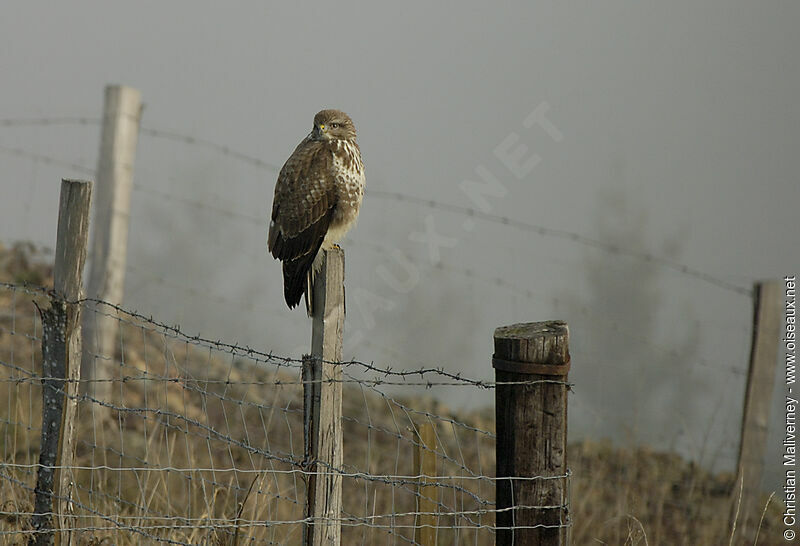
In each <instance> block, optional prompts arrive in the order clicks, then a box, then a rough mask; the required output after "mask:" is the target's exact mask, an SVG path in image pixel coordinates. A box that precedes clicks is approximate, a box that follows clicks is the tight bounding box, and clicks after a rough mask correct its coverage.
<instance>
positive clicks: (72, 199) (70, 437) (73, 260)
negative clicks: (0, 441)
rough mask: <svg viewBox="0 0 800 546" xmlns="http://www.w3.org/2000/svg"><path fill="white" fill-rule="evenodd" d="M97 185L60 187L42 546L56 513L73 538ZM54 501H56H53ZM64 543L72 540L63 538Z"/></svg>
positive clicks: (38, 498)
mask: <svg viewBox="0 0 800 546" xmlns="http://www.w3.org/2000/svg"><path fill="white" fill-rule="evenodd" d="M91 196H92V184H91V182H86V181H80V180H64V181H62V182H61V198H60V202H59V207H58V235H57V240H56V259H55V269H54V271H53V292H54V293H53V295H52V296H51V298H50V307H49V308H47V309H45V310H43V311H40V312H41V315H42V444H41V450H40V452H39V467H38V473H37V476H36V489H35V504H34V514H33V518H32V524H33V529H34V531H36V532H37V534H36V535H35V538H34V540H33V542H34V543H35V544H37V545H43V544H53V540H54V538H55V536H54V535H55V533H54V530H53V521H52V518H51V516H50V514H52V513H56V514H58V529H61V531H62V533H69V532H70V531H69V529H70V528H71V527H72V526H71V525H70V524H69V519H70V518H69V517H68V515H67V514H68V512H69V511H70V510H69V508H70V507H69V502H70V497H71V493H72V488H71V484H72V483H74V477H73V475H72V469H71V468H70V467H72V466H73V458H74V455H75V413H76V409H77V404H78V398H77V397H78V382H79V381H80V373H81V325H80V316H81V305H80V304H79V303H75V302H77V301H79V300H80V299H81V298H82V297H83V266H84V263H85V262H86V247H87V245H88V239H89V211H90V208H91ZM54 499H55V502H53V501H54ZM61 543H62V544H68V543H69V540H68V538H66V537H62V540H61Z"/></svg>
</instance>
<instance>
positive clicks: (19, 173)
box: [0, 0, 800, 488]
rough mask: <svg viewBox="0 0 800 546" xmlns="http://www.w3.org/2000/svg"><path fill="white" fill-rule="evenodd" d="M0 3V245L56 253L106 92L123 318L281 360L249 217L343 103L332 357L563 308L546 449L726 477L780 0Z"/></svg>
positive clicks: (375, 355)
mask: <svg viewBox="0 0 800 546" xmlns="http://www.w3.org/2000/svg"><path fill="white" fill-rule="evenodd" d="M1 10H2V17H0V81H2V88H0V89H1V91H0V168H2V171H1V172H2V177H0V188H1V189H2V191H1V192H0V241H2V242H4V243H5V244H10V243H12V242H14V241H18V240H27V241H33V242H35V243H37V244H40V245H45V246H51V247H52V246H53V244H54V240H55V228H56V219H57V202H58V188H59V181H60V179H61V178H62V177H79V178H87V177H88V178H91V177H92V174H91V173H92V172H93V170H94V168H95V166H96V163H97V150H98V147H99V124H98V121H97V120H98V119H99V117H100V115H101V110H102V97H103V88H104V86H105V85H107V84H109V83H119V84H126V85H130V86H132V87H135V88H137V89H139V90H141V92H142V96H143V101H144V103H145V108H144V111H143V115H142V127H143V130H142V133H141V135H140V138H139V146H138V151H137V159H136V165H135V170H134V189H133V204H132V212H131V214H132V217H131V225H130V242H129V253H128V271H127V279H126V295H125V307H127V308H132V309H136V310H139V311H141V312H144V313H146V314H152V315H153V316H154V317H156V318H158V319H159V320H162V321H164V322H167V323H174V324H179V325H180V327H181V328H182V329H183V330H184V331H186V332H187V333H192V334H193V333H201V334H203V335H205V336H207V337H213V338H215V339H216V338H222V339H224V340H226V341H228V342H239V343H243V344H248V345H251V346H253V347H256V348H259V349H262V350H268V351H273V352H275V353H277V354H285V355H291V356H295V357H298V356H300V354H301V353H302V352H304V351H306V350H307V347H308V345H309V339H310V323H309V321H308V319H307V318H306V317H305V313H304V312H303V311H302V310H294V311H289V310H288V309H287V308H286V307H285V304H284V302H283V297H282V279H281V274H280V266H279V264H278V263H277V262H275V261H273V260H272V259H271V257H269V256H268V255H267V252H266V248H265V244H266V226H267V222H268V216H269V212H270V208H271V203H272V192H273V188H274V183H275V179H276V176H277V169H279V168H280V166H281V165H282V163H283V161H284V160H285V159H286V158H287V157H288V156H289V154H290V153H291V151H292V150H293V149H294V147H295V146H296V145H297V143H298V142H299V141H300V140H301V139H302V138H303V137H304V136H305V135H306V134H307V132H308V131H309V130H310V128H311V122H312V119H313V116H314V114H315V113H316V112H317V111H318V110H320V109H322V108H328V107H334V108H340V109H342V110H344V111H346V112H348V113H349V114H350V115H351V116H352V118H353V120H354V121H355V124H356V127H357V129H358V134H359V143H360V146H361V149H362V153H363V157H364V163H365V167H366V172H367V188H368V189H367V194H366V197H365V200H364V204H363V207H362V213H361V217H360V220H359V224H358V226H357V227H356V228H355V230H354V231H353V232H351V234H350V236H349V237H348V240H347V241H346V242H345V244H344V247H345V249H346V253H347V272H346V286H347V297H348V301H347V305H348V307H347V309H348V315H347V324H346V328H345V357H346V358H355V359H358V360H361V361H365V362H375V364H376V365H379V366H381V367H385V366H391V367H393V368H396V369H400V368H402V369H410V368H418V367H421V366H423V365H424V366H440V367H443V368H445V369H447V370H450V371H454V372H461V373H463V374H465V375H468V376H471V377H475V378H480V379H491V378H492V377H493V370H492V368H491V364H490V357H491V353H492V332H493V329H494V328H495V327H497V326H501V325H505V324H510V323H513V322H520V321H534V320H546V319H563V320H566V321H567V322H568V323H569V325H570V331H571V336H572V338H571V352H572V362H573V365H572V371H571V373H570V379H571V381H572V382H574V383H575V388H574V391H575V392H574V394H573V395H572V396H571V398H570V408H569V412H570V439H571V441H575V440H579V439H581V438H592V439H600V438H611V439H613V440H614V441H615V442H617V443H620V444H649V445H652V446H653V447H655V448H657V449H665V450H676V451H678V452H680V453H681V454H683V455H685V456H687V457H690V458H692V459H694V460H697V461H699V462H700V463H701V464H703V465H705V466H707V467H709V468H712V469H714V470H731V469H732V468H733V465H734V464H735V461H736V455H737V449H738V436H739V423H740V418H741V409H742V400H743V393H744V381H745V377H746V375H745V374H746V370H747V361H748V357H749V348H750V336H751V326H752V325H751V321H752V299H751V297H750V296H749V295H748V294H747V292H748V291H749V290H750V288H751V287H752V283H753V282H754V281H756V280H759V279H772V278H782V277H783V276H784V275H790V274H796V273H797V272H798V271H800V257H798V247H799V246H800V245H798V229H797V211H798V207H799V206H800V183H799V181H798V175H797V173H798V172H800V159H798V156H799V154H798V151H800V106H798V102H797V98H798V97H800V61H798V55H797V52H798V51H800V37H798V34H797V32H796V24H797V21H798V20H800V19H799V18H798V17H799V16H800V6H798V4H796V3H793V2H770V3H752V2H745V1H738V0H737V1H733V2H731V1H721V0H719V1H717V0H714V1H710V0H706V1H704V2H702V3H699V4H698V3H696V2H689V1H678V2H670V3H668V4H661V5H647V6H645V5H643V4H640V3H634V2H620V1H613V2H604V3H602V4H598V3H580V5H564V4H557V3H540V4H536V5H533V4H529V3H517V4H515V5H511V4H504V5H502V6H499V5H487V4H484V3H479V2H462V3H460V4H459V5H458V8H457V9H454V8H453V7H446V6H445V5H437V4H428V3H414V2H411V3H408V2H406V3H403V4H402V5H397V6H396V7H395V8H390V7H387V6H385V5H377V4H368V3H358V2H339V3H336V4H332V3H329V4H322V5H318V6H313V7H312V6H301V5H294V4H292V5H265V4H263V3H248V4H245V3H237V4H236V5H224V6H223V5H221V4H218V3H215V2H191V3H189V2H182V3H160V2H159V3H156V2H140V3H136V4H127V5H109V4H106V3H101V2H72V3H69V5H67V4H63V5H59V4H52V5H47V7H44V6H43V5H36V4H34V3H23V2H6V3H4V4H3V7H2V8H1ZM534 112H538V113H542V112H545V114H544V115H545V118H546V120H547V123H538V122H537V123H531V122H530V120H531V118H530V116H531V115H532V113H534ZM65 118H68V119H65ZM76 118H88V119H83V120H78V119H76ZM536 119H537V120H539V119H540V118H536ZM9 120H16V121H14V122H11V121H9ZM19 120H27V121H19ZM41 120H45V121H41ZM165 131H166V132H165ZM191 139H194V141H192V140H191ZM520 146H524V148H520ZM514 153H517V154H519V156H518V157H517V158H516V159H514V160H510V159H508V155H509V154H510V155H512V156H513V154H514ZM243 156H244V157H243ZM248 158H250V159H248ZM256 160H257V161H256ZM509 165H512V168H509ZM513 165H516V167H513ZM486 173H488V176H489V177H490V179H492V180H494V182H493V183H492V185H489V186H482V187H481V189H480V190H475V187H476V186H475V184H476V183H481V181H482V175H486ZM470 211H472V212H470ZM426 233H427V235H425V234H426ZM432 233H434V234H436V236H435V238H434V240H435V241H436V242H437V244H433V245H432V244H430V241H431V234H432ZM777 375H778V381H776V394H775V401H776V404H775V410H774V412H773V417H772V419H771V428H770V431H771V436H770V445H769V446H768V448H769V452H770V457H771V458H770V461H772V462H773V463H774V464H770V465H768V467H767V472H768V475H767V477H766V485H767V486H769V487H771V488H772V487H776V486H777V483H778V477H779V476H780V472H781V469H780V467H779V464H780V463H779V453H780V441H781V440H780V437H779V435H780V433H781V421H782V414H781V412H780V407H781V402H782V400H783V395H784V393H783V388H782V387H781V386H780V385H781V379H782V375H783V374H782V366H781V365H780V363H779V367H778V372H777ZM446 396H447V403H448V404H451V405H452V406H453V407H454V408H460V407H480V406H485V405H490V404H492V397H493V392H492V391H487V392H486V393H485V396H484V397H482V398H481V397H479V396H474V393H473V392H472V391H471V393H470V395H469V396H467V394H466V391H459V388H458V387H453V390H452V392H449V393H448V394H447V395H446Z"/></svg>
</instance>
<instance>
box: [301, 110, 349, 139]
mask: <svg viewBox="0 0 800 546" xmlns="http://www.w3.org/2000/svg"><path fill="white" fill-rule="evenodd" d="M311 134H312V136H313V138H315V139H317V140H355V138H356V126H355V125H353V120H352V119H350V116H348V115H347V114H345V113H344V112H342V111H341V110H322V111H321V112H318V113H317V115H316V116H314V128H313V129H312V130H311Z"/></svg>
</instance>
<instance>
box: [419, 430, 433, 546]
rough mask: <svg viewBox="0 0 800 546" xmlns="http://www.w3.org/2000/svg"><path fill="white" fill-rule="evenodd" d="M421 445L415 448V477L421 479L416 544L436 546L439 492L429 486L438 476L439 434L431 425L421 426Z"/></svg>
mask: <svg viewBox="0 0 800 546" xmlns="http://www.w3.org/2000/svg"><path fill="white" fill-rule="evenodd" d="M415 436H416V441H417V443H418V445H415V446H414V475H415V476H419V478H417V497H416V499H417V503H416V505H417V509H416V511H417V512H418V514H417V515H416V517H415V518H414V519H415V521H414V541H415V542H417V543H418V544H420V545H421V546H436V539H437V531H438V529H437V525H436V524H437V522H436V515H435V513H436V512H437V511H438V504H439V503H438V495H439V489H438V488H437V487H436V486H435V485H429V484H431V483H432V482H434V481H435V479H434V478H433V476H436V475H437V474H436V431H434V430H433V425H432V424H431V423H422V424H420V425H417V428H416V431H415Z"/></svg>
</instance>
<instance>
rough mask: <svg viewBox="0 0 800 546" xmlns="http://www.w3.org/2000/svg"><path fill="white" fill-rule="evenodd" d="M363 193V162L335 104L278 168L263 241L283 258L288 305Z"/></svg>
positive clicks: (354, 214)
mask: <svg viewBox="0 0 800 546" xmlns="http://www.w3.org/2000/svg"><path fill="white" fill-rule="evenodd" d="M363 196H364V165H363V163H362V162H361V151H360V150H359V148H358V144H357V143H356V128H355V126H354V125H353V121H352V120H351V119H350V117H349V116H348V115H347V114H345V113H344V112H341V111H339V110H322V111H321V112H319V113H318V114H317V115H316V116H314V127H313V129H312V130H311V132H310V133H309V134H308V136H307V137H306V138H305V139H303V141H302V142H301V143H300V144H299V145H298V146H297V148H295V150H294V152H293V153H292V155H291V156H290V157H289V159H287V160H286V163H285V164H284V165H283V168H281V172H280V174H279V175H278V181H277V183H276V184H275V197H274V199H273V202H272V221H271V222H270V225H269V236H268V238H267V246H268V248H269V251H270V252H271V253H272V255H273V256H274V257H275V258H277V259H279V260H281V261H282V262H283V294H284V298H285V299H286V303H287V305H288V306H289V307H290V308H292V307H294V306H296V305H297V304H298V303H300V298H302V296H303V293H304V292H306V291H307V289H308V287H309V286H310V280H311V275H312V274H313V270H314V260H315V258H316V257H317V254H318V253H319V249H320V248H330V247H331V246H333V245H334V244H335V243H337V242H338V241H340V240H341V239H342V238H343V237H344V236H345V234H346V233H347V231H348V230H349V229H350V228H351V227H352V226H353V225H354V224H355V221H356V219H357V218H358V211H359V208H360V206H361V200H362V198H363Z"/></svg>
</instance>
